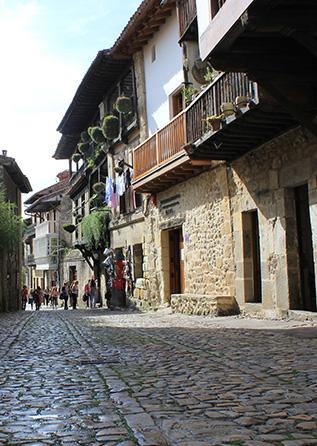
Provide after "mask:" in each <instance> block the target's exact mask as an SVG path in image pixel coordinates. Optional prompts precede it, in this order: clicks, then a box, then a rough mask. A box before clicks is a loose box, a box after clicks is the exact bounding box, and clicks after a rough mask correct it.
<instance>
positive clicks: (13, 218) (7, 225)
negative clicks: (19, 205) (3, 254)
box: [0, 193, 24, 252]
mask: <svg viewBox="0 0 317 446" xmlns="http://www.w3.org/2000/svg"><path fill="white" fill-rule="evenodd" d="M15 209H16V206H15V205H14V204H12V203H8V202H6V201H5V199H4V195H3V193H0V249H2V250H6V251H7V252H15V251H16V250H17V249H18V247H19V244H20V242H21V237H22V230H23V228H24V223H23V220H22V218H21V217H19V216H17V215H16V214H15Z"/></svg>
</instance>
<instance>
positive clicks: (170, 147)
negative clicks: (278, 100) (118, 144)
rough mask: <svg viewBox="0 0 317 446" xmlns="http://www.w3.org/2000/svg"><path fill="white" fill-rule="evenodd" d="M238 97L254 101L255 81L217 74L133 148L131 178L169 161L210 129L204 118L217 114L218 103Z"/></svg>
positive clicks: (232, 74) (233, 75)
mask: <svg viewBox="0 0 317 446" xmlns="http://www.w3.org/2000/svg"><path fill="white" fill-rule="evenodd" d="M238 96H246V97H247V98H248V99H249V100H253V101H254V102H257V88H256V84H255V83H254V82H251V81H250V80H249V79H248V78H247V76H246V75H245V74H244V73H242V74H241V73H223V74H221V75H220V76H218V78H217V79H215V81H214V82H213V83H211V84H210V85H209V86H208V87H207V88H206V89H205V90H203V91H202V92H201V93H200V95H199V96H197V98H195V99H194V101H193V102H192V103H191V104H190V105H189V106H188V107H187V108H186V109H185V110H183V111H182V112H181V113H180V114H179V115H177V116H176V117H175V118H173V119H172V120H171V121H170V122H169V123H168V124H167V125H166V126H165V127H163V128H162V129H160V130H159V131H158V132H156V133H155V134H154V135H152V136H151V137H150V138H148V139H147V140H146V141H144V142H143V143H142V144H140V145H139V146H138V147H136V148H135V149H134V155H133V168H134V181H136V180H139V179H140V178H142V177H144V176H145V175H147V174H149V173H151V172H154V171H155V170H156V169H158V168H159V167H161V166H163V165H166V164H167V163H168V162H169V161H170V160H173V158H175V156H176V155H177V154H178V153H180V152H181V151H182V150H183V146H184V145H185V144H187V143H195V142H196V141H198V140H199V139H201V138H202V137H203V136H204V135H205V134H206V133H207V132H209V130H210V128H209V126H208V124H207V117H208V116H211V115H219V114H220V113H221V111H220V107H221V104H223V103H224V102H235V99H236V97H238Z"/></svg>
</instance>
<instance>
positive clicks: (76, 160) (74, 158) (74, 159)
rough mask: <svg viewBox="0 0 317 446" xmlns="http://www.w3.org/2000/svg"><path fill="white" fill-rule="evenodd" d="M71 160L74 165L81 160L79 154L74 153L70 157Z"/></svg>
mask: <svg viewBox="0 0 317 446" xmlns="http://www.w3.org/2000/svg"><path fill="white" fill-rule="evenodd" d="M72 160H73V161H74V163H78V161H79V160H81V154H80V153H78V152H76V153H74V154H73V156H72Z"/></svg>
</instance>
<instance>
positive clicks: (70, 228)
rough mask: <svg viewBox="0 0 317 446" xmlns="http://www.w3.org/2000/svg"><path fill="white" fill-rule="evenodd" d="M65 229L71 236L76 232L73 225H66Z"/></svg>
mask: <svg viewBox="0 0 317 446" xmlns="http://www.w3.org/2000/svg"><path fill="white" fill-rule="evenodd" d="M63 229H64V230H65V231H67V232H69V233H70V234H71V233H72V232H74V231H75V230H76V226H75V225H72V224H66V225H63Z"/></svg>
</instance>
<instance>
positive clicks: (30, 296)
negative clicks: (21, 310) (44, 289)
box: [29, 290, 34, 310]
mask: <svg viewBox="0 0 317 446" xmlns="http://www.w3.org/2000/svg"><path fill="white" fill-rule="evenodd" d="M33 294H34V290H30V294H29V304H30V305H31V310H33V307H34V297H33Z"/></svg>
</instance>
